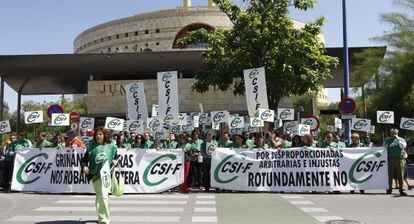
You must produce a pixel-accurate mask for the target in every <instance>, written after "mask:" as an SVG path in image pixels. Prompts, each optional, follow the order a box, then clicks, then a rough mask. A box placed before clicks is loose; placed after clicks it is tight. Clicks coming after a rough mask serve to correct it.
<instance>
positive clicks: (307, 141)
mask: <svg viewBox="0 0 414 224" xmlns="http://www.w3.org/2000/svg"><path fill="white" fill-rule="evenodd" d="M302 142H303V146H306V147H313V148H316V147H318V141H316V140H314V138H313V136H312V135H310V134H306V135H305V136H303V141H302Z"/></svg>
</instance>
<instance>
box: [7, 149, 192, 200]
mask: <svg viewBox="0 0 414 224" xmlns="http://www.w3.org/2000/svg"><path fill="white" fill-rule="evenodd" d="M84 151H85V150H84V149H71V148H62V149H55V148H45V149H43V150H41V151H39V149H24V150H22V151H19V153H18V154H17V155H16V159H15V163H14V173H13V182H12V190H15V191H35V192H50V193H93V192H94V191H93V189H92V183H91V182H90V183H89V182H88V180H87V179H86V177H85V176H84V175H83V174H81V164H80V160H81V158H82V156H83V154H84ZM118 155H120V160H119V165H118V166H119V169H118V168H115V169H114V170H115V175H116V176H117V177H119V176H120V175H122V176H123V177H124V181H125V193H159V192H163V191H166V190H169V189H171V188H174V187H176V186H178V185H180V184H181V183H183V182H184V165H183V163H184V152H182V151H180V150H162V151H156V150H152V149H150V150H148V149H147V150H126V149H118Z"/></svg>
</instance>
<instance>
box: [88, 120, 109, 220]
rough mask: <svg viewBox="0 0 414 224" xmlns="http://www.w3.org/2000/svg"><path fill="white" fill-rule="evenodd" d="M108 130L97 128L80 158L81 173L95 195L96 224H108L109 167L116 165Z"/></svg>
mask: <svg viewBox="0 0 414 224" xmlns="http://www.w3.org/2000/svg"><path fill="white" fill-rule="evenodd" d="M107 132H109V130H104V129H103V128H99V129H98V130H97V131H96V132H95V135H94V137H93V139H92V141H90V142H89V144H88V146H87V148H86V151H85V155H84V156H83V158H82V172H83V173H84V174H86V175H87V177H88V180H92V185H93V189H94V191H95V194H96V198H95V206H96V211H97V212H98V223H101V224H103V223H105V224H109V221H110V214H109V191H110V187H111V186H110V182H111V175H110V172H111V171H110V167H112V166H115V165H116V164H117V160H116V159H117V148H116V145H114V144H112V143H111V139H108V136H109V135H108V133H107Z"/></svg>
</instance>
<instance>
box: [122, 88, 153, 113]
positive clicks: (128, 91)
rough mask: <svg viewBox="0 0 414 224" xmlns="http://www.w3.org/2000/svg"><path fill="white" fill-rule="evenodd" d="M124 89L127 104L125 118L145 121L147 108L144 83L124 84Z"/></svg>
mask: <svg viewBox="0 0 414 224" xmlns="http://www.w3.org/2000/svg"><path fill="white" fill-rule="evenodd" d="M124 89H125V97H126V102H127V106H128V110H127V119H128V120H144V121H146V120H147V118H148V109H147V100H146V98H145V91H144V83H142V82H139V83H128V84H125V85H124Z"/></svg>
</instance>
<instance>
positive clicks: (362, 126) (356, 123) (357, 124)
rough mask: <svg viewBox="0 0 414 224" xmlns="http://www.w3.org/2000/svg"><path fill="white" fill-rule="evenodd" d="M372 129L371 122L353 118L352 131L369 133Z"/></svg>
mask: <svg viewBox="0 0 414 224" xmlns="http://www.w3.org/2000/svg"><path fill="white" fill-rule="evenodd" d="M370 129H371V120H368V119H360V118H352V125H351V130H354V131H364V132H369V131H370Z"/></svg>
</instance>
